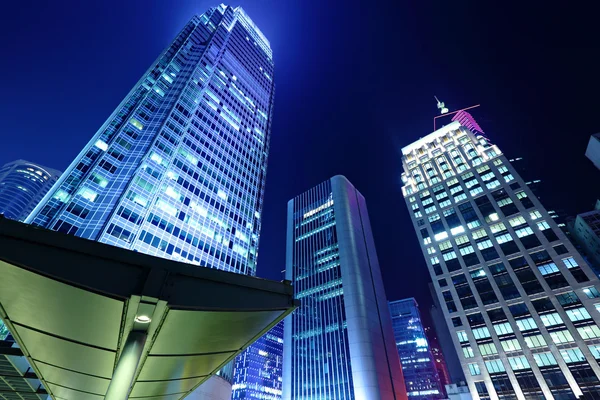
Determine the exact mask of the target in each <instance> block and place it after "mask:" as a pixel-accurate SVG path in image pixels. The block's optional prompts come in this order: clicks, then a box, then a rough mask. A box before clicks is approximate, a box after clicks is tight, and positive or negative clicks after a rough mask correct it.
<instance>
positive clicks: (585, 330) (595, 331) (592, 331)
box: [577, 325, 600, 339]
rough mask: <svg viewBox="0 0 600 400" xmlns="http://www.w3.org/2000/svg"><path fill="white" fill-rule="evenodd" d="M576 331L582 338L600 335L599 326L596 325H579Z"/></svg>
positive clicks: (592, 337)
mask: <svg viewBox="0 0 600 400" xmlns="http://www.w3.org/2000/svg"><path fill="white" fill-rule="evenodd" d="M577 332H579V334H580V335H581V337H582V338H584V339H594V338H597V337H600V328H598V326H597V325H588V326H581V327H579V328H577Z"/></svg>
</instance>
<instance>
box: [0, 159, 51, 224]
mask: <svg viewBox="0 0 600 400" xmlns="http://www.w3.org/2000/svg"><path fill="white" fill-rule="evenodd" d="M59 176H60V171H57V170H55V169H51V168H46V167H42V166H41V165H37V164H34V163H31V162H29V161H25V160H17V161H13V162H10V163H8V164H5V165H3V166H2V168H0V214H1V215H4V216H5V217H6V218H10V219H15V220H17V221H23V220H25V218H27V216H28V215H29V213H30V212H31V211H32V210H33V209H34V207H35V206H36V205H37V204H38V203H39V202H40V200H42V198H43V197H44V196H45V195H46V193H48V190H50V188H52V185H54V184H55V183H56V181H57V179H58V177H59Z"/></svg>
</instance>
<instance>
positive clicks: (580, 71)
mask: <svg viewBox="0 0 600 400" xmlns="http://www.w3.org/2000/svg"><path fill="white" fill-rule="evenodd" d="M410 3H419V4H417V5H415V4H410ZM421 3H422V4H421ZM435 3H437V4H429V2H426V1H425V2H422V1H418V2H405V1H388V2H384V1H379V0H375V1H368V2H367V1H362V2H360V1H355V0H347V1H340V0H335V1H333V0H332V1H316V0H302V1H301V0H256V1H238V2H237V3H236V4H233V3H232V5H237V4H240V5H242V6H243V7H244V8H245V9H246V11H247V12H248V14H249V15H250V16H251V17H252V18H253V19H254V21H255V22H256V24H257V25H258V26H259V27H260V28H261V29H262V31H263V32H264V34H265V35H266V36H267V37H268V38H269V39H270V41H271V45H272V48H273V52H274V59H275V71H276V73H275V82H276V85H277V88H276V97H275V114H274V122H273V131H272V139H271V153H270V160H269V172H268V177H267V192H266V198H265V209H264V225H263V233H262V240H261V247H260V257H259V266H258V273H259V275H260V276H263V277H268V278H273V279H280V278H281V275H280V271H281V270H282V269H283V268H284V263H285V220H286V215H285V213H286V203H287V201H288V200H289V199H290V198H292V197H293V196H295V195H297V194H299V193H301V192H303V191H305V190H307V189H309V188H310V187H312V186H314V185H316V184H317V183H319V182H321V181H323V180H325V179H327V178H329V177H330V176H333V175H336V174H343V175H346V176H347V177H348V178H349V179H350V180H351V181H352V182H353V183H354V185H355V186H356V187H357V188H358V189H359V190H360V191H361V192H362V193H363V194H364V195H365V197H366V199H367V204H368V206H369V211H370V217H371V223H372V225H373V230H374V235H375V240H376V244H377V250H378V255H379V259H380V263H381V266H382V271H383V274H384V280H385V282H386V290H387V295H388V298H389V299H398V298H402V297H409V296H415V297H416V298H417V300H419V301H420V303H422V305H423V306H426V305H428V304H429V303H430V299H429V294H428V291H427V281H428V279H429V278H428V274H427V271H426V269H425V264H424V262H423V259H422V255H421V253H420V250H419V249H418V242H417V240H416V238H415V234H414V232H413V229H412V226H411V224H410V220H409V217H408V213H407V211H406V207H405V205H404V202H403V199H402V197H401V194H400V186H399V176H400V172H401V163H400V148H401V147H402V146H405V145H406V144H408V143H410V142H411V141H413V140H416V139H418V138H419V137H420V136H424V135H426V134H427V133H429V132H430V131H431V129H432V118H433V116H434V115H435V113H436V109H435V102H434V100H433V95H437V96H438V97H440V98H441V99H442V100H444V101H446V103H447V105H448V106H449V107H450V109H456V108H461V107H466V106H469V105H472V104H475V103H481V104H482V107H481V109H480V110H479V111H478V112H477V113H476V114H475V115H476V116H477V117H478V119H479V122H480V125H481V126H482V127H483V129H484V130H485V131H486V132H487V133H488V136H489V137H490V139H491V140H493V141H494V142H496V143H497V144H498V145H499V146H500V148H501V149H502V150H503V151H504V152H505V153H506V154H507V155H508V156H509V157H517V156H523V157H525V158H526V162H527V164H526V165H527V167H528V169H529V176H526V177H529V178H539V179H542V180H543V181H544V186H543V188H542V190H543V192H542V194H543V198H542V200H543V201H546V203H549V206H550V207H552V208H562V209H564V210H566V211H567V212H569V213H575V212H582V211H585V210H587V209H589V208H591V206H592V204H593V201H594V199H595V198H596V197H598V195H599V188H600V185H598V181H599V179H600V172H598V171H597V170H595V169H594V168H593V166H592V164H591V163H590V162H589V161H588V160H587V159H586V158H585V157H584V156H583V153H584V152H585V146H586V144H587V140H588V137H589V135H590V134H592V133H595V132H598V131H600V118H598V111H599V107H600V102H599V101H597V95H598V93H600V80H599V76H600V74H598V63H597V57H598V54H600V48H599V46H600V45H599V44H598V41H597V40H596V39H597V32H594V31H593V29H594V28H593V27H594V26H595V21H593V20H592V16H593V15H594V14H593V13H592V12H591V10H587V11H586V10H585V9H582V8H578V9H577V10H571V9H568V8H566V6H562V7H561V8H552V5H550V4H549V3H544V4H543V5H542V4H541V3H540V5H537V4H530V5H527V6H525V5H523V4H517V3H514V5H513V4H510V3H497V4H501V5H502V7H501V8H491V6H489V5H482V4H480V3H481V2H477V3H475V2H473V4H467V3H461V2H445V3H443V2H439V1H438V2H435ZM485 3H487V2H485ZM521 3H522V2H521ZM215 4H216V3H213V2H207V1H198V0H195V1H191V0H177V1H167V0H163V1H158V0H128V1H109V0H106V1H80V0H77V1H75V0H63V1H60V2H45V1H37V2H35V1H34V2H11V3H9V4H4V7H3V11H2V17H0V51H1V53H0V54H1V55H2V59H1V62H0V76H1V80H0V82H2V85H1V88H2V96H1V97H0V121H1V123H2V125H1V126H0V138H1V140H2V141H1V149H0V164H3V163H5V162H8V161H11V160H13V159H16V158H25V159H28V160H31V161H34V162H38V163H41V164H44V165H47V166H49V167H53V168H58V169H64V168H65V167H66V166H67V165H68V164H69V163H70V161H71V160H72V159H73V157H75V156H76V155H77V153H78V152H79V151H80V150H81V148H82V147H83V146H84V144H85V143H86V142H87V141H88V140H89V138H90V137H91V136H92V135H93V134H94V132H95V131H96V130H97V129H98V128H99V127H100V125H101V124H102V123H103V122H104V120H105V119H106V118H107V117H108V115H109V114H110V113H111V112H112V110H113V109H114V108H115V107H116V106H117V105H118V104H119V102H120V101H121V100H122V98H123V97H124V96H125V95H126V94H127V92H128V91H129V89H130V88H131V87H132V86H133V85H134V84H135V82H136V81H137V80H138V79H139V77H140V76H141V74H142V73H143V72H144V71H145V70H146V69H147V68H148V66H149V65H150V64H151V63H152V62H153V61H154V59H155V58H156V57H157V56H158V54H159V53H160V52H161V51H162V50H163V48H164V47H166V46H167V44H168V43H169V42H170V41H171V40H172V39H173V38H174V36H175V35H176V34H177V32H178V31H179V30H180V29H181V27H183V25H184V24H185V23H186V22H187V20H188V19H189V18H190V17H191V16H192V15H193V14H194V13H201V12H202V11H203V10H205V9H206V8H207V7H209V6H211V5H215Z"/></svg>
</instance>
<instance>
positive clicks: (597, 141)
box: [585, 133, 600, 169]
mask: <svg viewBox="0 0 600 400" xmlns="http://www.w3.org/2000/svg"><path fill="white" fill-rule="evenodd" d="M585 156H586V157H587V158H589V159H590V161H591V162H593V163H594V166H595V167H596V168H598V169H600V133H596V134H593V135H592V136H590V141H589V142H588V146H587V149H586V150H585Z"/></svg>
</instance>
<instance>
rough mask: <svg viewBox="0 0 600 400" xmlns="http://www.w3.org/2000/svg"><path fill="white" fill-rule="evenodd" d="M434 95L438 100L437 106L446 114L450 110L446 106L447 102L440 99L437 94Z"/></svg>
mask: <svg viewBox="0 0 600 400" xmlns="http://www.w3.org/2000/svg"><path fill="white" fill-rule="evenodd" d="M433 97H434V98H435V100H436V101H437V108H438V109H439V110H440V114H446V113H447V112H448V109H447V108H446V104H444V102H443V101H440V99H438V98H437V96H433Z"/></svg>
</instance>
